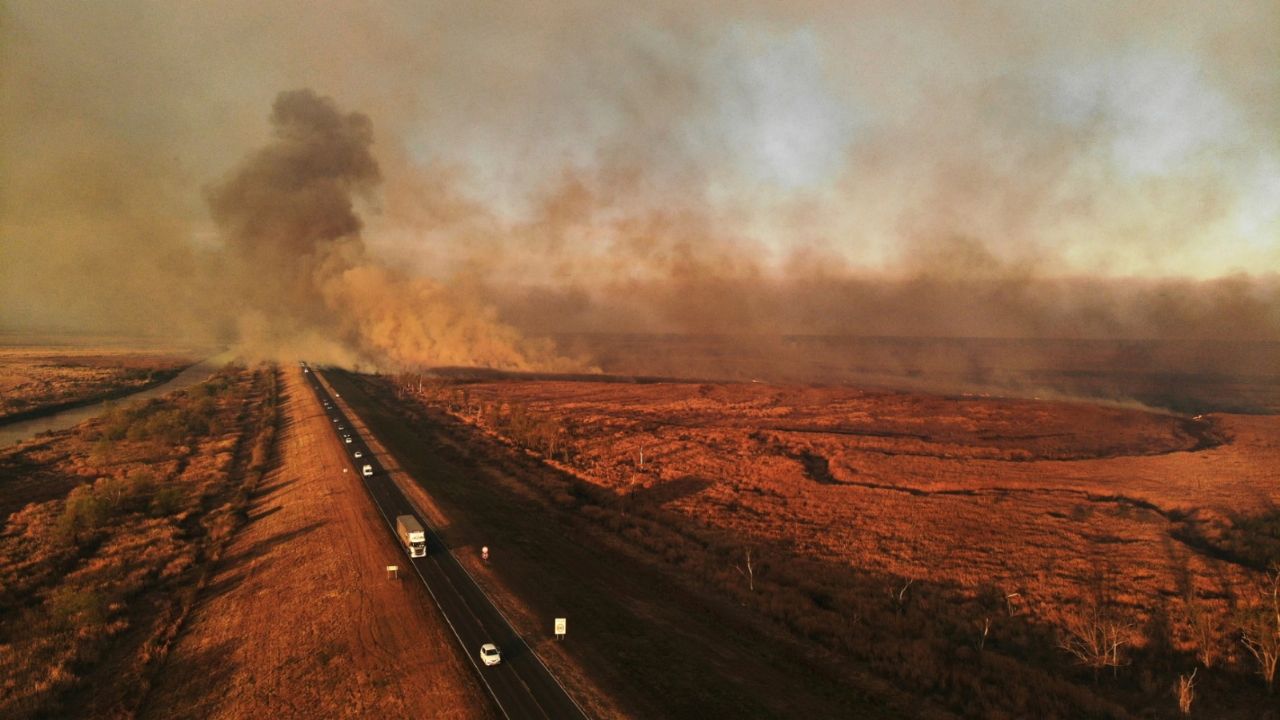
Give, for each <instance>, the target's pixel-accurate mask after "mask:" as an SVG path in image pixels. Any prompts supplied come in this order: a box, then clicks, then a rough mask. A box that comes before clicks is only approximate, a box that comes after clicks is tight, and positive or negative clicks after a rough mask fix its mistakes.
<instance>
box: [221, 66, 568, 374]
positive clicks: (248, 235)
mask: <svg viewBox="0 0 1280 720" xmlns="http://www.w3.org/2000/svg"><path fill="white" fill-rule="evenodd" d="M271 124H272V127H273V132H274V140H273V141H272V142H271V143H270V144H268V145H267V146H265V147H263V148H262V149H260V150H258V151H257V152H255V153H254V154H253V155H251V156H250V157H249V158H247V159H246V160H245V161H244V162H243V163H242V164H241V165H240V166H239V167H238V168H237V169H236V170H235V171H234V172H233V173H232V174H231V176H230V177H228V178H227V179H226V180H225V181H223V182H222V183H220V184H218V185H216V186H214V187H212V188H211V189H210V190H209V191H208V200H209V206H210V209H211V211H212V216H213V218H214V220H215V221H216V222H217V224H218V227H219V228H220V229H221V231H222V235H223V238H224V241H225V247H226V251H227V253H228V254H229V257H228V259H227V263H226V266H227V269H228V270H229V272H227V273H226V275H225V276H226V277H227V278H229V279H230V280H229V282H230V284H231V285H232V287H224V288H223V290H227V291H230V292H229V293H228V297H230V298H235V301H236V302H239V303H242V304H243V309H242V310H240V311H239V312H238V313H237V317H236V319H235V325H236V342H237V344H238V345H239V347H240V349H241V350H242V351H243V352H245V353H246V354H249V355H259V356H263V357H296V356H299V355H305V356H307V357H312V358H315V359H317V360H321V361H330V362H339V363H343V364H347V365H367V366H373V367H376V368H380V369H399V368H405V367H421V366H485V367H493V368H501V369H508V370H526V369H534V368H539V369H548V368H569V367H572V363H569V362H568V361H566V360H563V359H561V358H558V357H557V356H556V355H555V353H554V352H553V349H552V348H551V346H550V345H549V344H546V343H538V342H534V341H529V340H526V339H524V338H522V337H521V336H520V334H519V333H518V332H517V331H515V330H514V329H513V328H511V327H510V326H507V325H505V324H503V323H501V322H499V321H498V320H497V319H496V317H495V315H494V311H493V310H492V309H490V308H489V307H487V306H486V305H485V304H484V303H483V302H482V301H480V300H477V299H474V298H468V297H466V296H465V295H464V294H463V293H461V291H457V290H455V289H450V288H449V287H447V286H445V285H443V284H441V283H439V282H436V281H432V280H428V279H424V278H419V277H409V276H407V275H405V274H402V273H399V272H397V271H395V270H394V269H392V268H390V267H388V266H387V265H385V264H382V263H380V262H378V261H376V260H374V259H373V258H371V257H370V256H369V255H368V254H367V253H366V250H365V245H364V242H363V241H362V239H361V236H360V232H361V229H362V227H363V223H362V222H361V220H360V217H359V216H358V215H357V213H356V210H355V200H356V198H358V197H360V196H362V195H368V194H369V193H371V192H372V190H373V189H374V187H375V186H376V185H377V184H378V182H379V181H380V179H381V173H380V171H379V168H378V163H377V161H376V160H375V159H374V157H373V155H372V154H371V152H370V150H371V147H372V145H373V127H372V123H371V122H370V120H369V118H368V117H366V116H364V115H362V114H360V113H347V114H344V113H343V112H341V111H340V110H339V108H338V107H337V105H336V104H335V103H334V102H333V101H332V100H331V99H329V98H326V97H321V96H319V95H317V94H316V93H314V92H312V91H311V90H294V91H289V92H284V93H281V94H280V95H279V96H278V97H277V98H276V100H275V103H274V105H273V106H272V112H271Z"/></svg>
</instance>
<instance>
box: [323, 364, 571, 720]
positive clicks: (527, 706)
mask: <svg viewBox="0 0 1280 720" xmlns="http://www.w3.org/2000/svg"><path fill="white" fill-rule="evenodd" d="M304 368H306V373H305V377H306V378H307V381H308V383H309V384H310V386H311V388H312V389H313V390H315V393H316V395H317V397H319V399H320V401H321V404H322V405H327V407H325V413H326V414H327V415H328V417H329V420H330V426H331V427H332V428H333V431H334V436H335V437H336V438H337V440H338V442H339V443H341V444H342V446H343V449H344V450H345V452H346V457H347V459H348V460H350V461H351V464H352V469H353V471H354V472H355V473H356V475H357V476H358V477H361V479H362V480H363V481H364V484H365V487H366V488H367V489H368V491H369V495H370V497H371V498H372V499H373V502H374V504H375V505H376V506H377V507H378V510H379V512H381V513H382V517H383V519H384V520H386V523H387V529H388V531H389V532H391V533H392V534H393V535H395V534H396V530H395V519H396V517H397V516H400V515H413V516H414V517H416V518H418V521H419V522H421V523H422V526H423V528H425V529H426V531H427V555H426V556H425V557H420V558H410V557H409V555H408V553H407V552H406V553H405V556H404V557H403V558H402V561H401V565H402V567H403V566H404V565H410V566H412V567H413V569H414V570H415V571H416V574H417V576H418V577H419V578H420V579H421V580H422V582H423V584H424V585H426V587H427V591H428V592H429V593H430V594H431V597H432V598H433V599H435V602H436V605H437V606H439V608H440V612H441V613H443V614H444V617H445V620H446V621H447V622H448V623H449V626H450V628H451V629H452V630H453V634H454V636H455V637H456V638H457V639H458V643H459V645H460V646H461V647H462V651H463V653H464V654H465V655H466V656H467V658H469V659H470V661H471V665H472V667H473V668H475V671H476V673H477V674H478V675H479V677H480V680H481V682H482V683H483V684H484V686H485V687H486V688H487V689H488V691H489V694H490V695H491V696H492V698H493V700H494V702H495V703H496V704H497V706H498V708H499V710H500V711H501V712H502V714H503V715H504V716H506V717H508V718H519V719H521V720H523V719H524V718H555V719H556V720H561V719H566V720H568V719H573V718H584V717H585V715H584V714H583V712H582V710H581V709H580V708H579V707H578V706H577V704H576V703H574V701H573V699H572V698H570V697H569V695H568V693H566V692H565V690H564V688H563V687H562V686H561V685H560V684H559V683H558V682H557V681H556V679H555V678H554V677H553V676H552V675H551V673H550V672H549V671H548V670H547V668H546V666H545V665H543V664H542V661H541V660H540V659H539V658H538V656H537V655H536V654H534V652H533V651H532V650H531V649H530V648H529V646H528V645H527V644H526V643H525V642H524V640H523V639H522V638H521V637H520V636H519V635H518V634H517V633H516V632H515V630H514V629H513V628H512V627H511V626H510V624H509V623H507V621H506V619H505V618H504V617H503V616H502V614H501V613H499V612H498V610H497V609H496V608H495V607H494V605H493V603H492V602H490V600H489V598H488V596H486V595H485V594H484V591H483V590H481V589H480V587H479V586H478V585H476V583H475V581H474V580H473V579H472V577H471V576H470V575H469V574H468V573H467V571H466V570H464V569H463V568H462V566H461V565H459V564H458V561H457V560H456V559H455V558H454V557H453V555H452V554H451V553H450V552H449V550H448V549H447V548H445V547H444V544H443V543H442V542H441V541H440V538H439V536H437V535H436V532H435V530H434V529H433V528H432V527H431V526H430V525H429V524H428V523H427V522H426V520H425V519H424V518H423V517H422V516H421V515H420V514H419V513H418V512H417V511H416V510H415V509H414V507H413V505H412V503H410V502H409V500H408V498H406V497H405V496H404V494H403V493H402V492H400V489H399V488H398V487H396V484H395V482H394V481H393V480H392V479H391V476H390V475H389V474H388V473H387V472H386V470H385V468H384V467H383V465H382V463H381V462H379V459H378V458H377V457H376V456H375V455H374V454H373V453H372V452H370V449H369V446H368V445H367V444H366V442H365V441H364V439H363V438H361V437H360V433H358V432H357V431H356V430H355V429H354V428H353V426H352V424H351V422H350V418H348V417H347V416H346V414H344V413H343V412H342V410H341V409H340V407H339V406H338V403H336V402H334V399H333V398H332V397H330V395H329V392H328V391H327V390H326V389H325V387H324V384H323V383H321V382H320V380H319V378H317V377H316V370H315V368H310V367H306V366H304ZM340 427H341V429H340ZM345 435H349V436H350V438H351V440H350V442H346V439H345V438H344V436H345ZM357 451H359V452H360V453H362V455H363V457H361V458H359V459H356V458H355V457H354V453H355V452H357ZM366 464H367V465H370V466H372V469H373V474H372V475H371V476H369V477H364V476H363V475H362V473H361V468H362V467H363V466H364V465H366ZM396 539H397V542H399V537H398V536H397V538H396ZM484 643H494V644H495V645H497V646H498V647H499V648H500V649H501V651H502V662H501V663H499V664H498V665H493V666H486V665H484V664H483V663H482V662H481V661H480V646H481V645H483V644H484Z"/></svg>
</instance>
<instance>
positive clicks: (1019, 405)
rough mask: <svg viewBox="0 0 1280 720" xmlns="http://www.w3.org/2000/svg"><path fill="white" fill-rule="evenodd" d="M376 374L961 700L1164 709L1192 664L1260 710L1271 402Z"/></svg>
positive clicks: (1204, 698) (778, 603)
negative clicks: (694, 546) (891, 614)
mask: <svg viewBox="0 0 1280 720" xmlns="http://www.w3.org/2000/svg"><path fill="white" fill-rule="evenodd" d="M399 387H400V392H401V394H402V395H404V396H416V397H417V399H418V400H419V401H421V402H425V403H426V404H427V405H430V406H434V407H437V408H441V409H444V410H446V411H447V412H449V413H450V414H451V415H452V416H453V417H454V418H455V419H457V420H458V421H461V422H463V423H466V424H467V425H469V426H471V427H473V428H475V429H476V430H477V431H480V432H483V433H484V434H487V435H492V436H495V437H498V438H500V439H503V440H504V441H506V442H509V443H510V444H511V445H513V446H515V447H516V448H523V449H524V451H525V452H529V453H533V454H534V455H536V456H538V457H541V458H542V461H543V462H544V463H546V464H548V465H550V466H553V467H555V468H558V469H560V470H562V471H563V472H565V473H566V474H568V475H570V476H572V477H575V478H577V479H578V480H580V481H581V483H582V484H581V487H582V488H583V489H582V490H581V491H571V494H575V493H577V494H582V496H583V497H587V498H589V499H588V500H580V499H575V498H565V500H564V503H563V504H564V505H565V506H566V507H570V506H577V507H580V510H581V511H582V512H587V513H588V514H591V515H598V516H599V517H600V519H601V522H602V523H604V524H605V525H607V526H609V527H610V528H612V529H613V530H614V531H616V532H617V533H619V534H620V535H621V537H623V538H627V539H629V540H631V541H634V543H635V544H636V545H637V546H644V547H646V548H647V549H649V550H651V551H652V552H654V553H656V554H657V555H658V556H659V557H658V559H659V561H660V562H662V561H664V560H665V562H668V563H670V564H674V565H675V566H677V567H680V566H682V565H684V566H689V567H692V566H693V564H692V563H689V562H688V560H687V558H685V557H684V556H682V555H681V554H680V553H681V552H683V551H679V552H677V551H675V550H672V548H671V546H670V545H666V546H663V543H651V542H650V541H649V540H648V538H647V537H646V533H647V532H649V531H646V530H645V529H644V528H643V527H642V526H641V525H637V524H636V523H639V522H640V521H639V520H634V521H633V520H632V519H630V518H631V517H633V516H638V517H642V518H648V519H651V518H658V522H660V523H666V524H668V525H672V524H674V525H681V524H687V526H688V527H693V528H699V529H700V531H705V532H706V533H709V535H710V536H711V537H714V538H716V539H717V540H716V542H718V543H720V545H719V550H718V551H719V552H721V553H728V554H729V555H730V557H729V558H728V561H727V562H726V563H725V565H726V566H727V568H728V570H727V571H726V572H725V573H724V575H723V577H722V578H721V580H722V586H721V588H720V589H721V590H725V591H729V592H742V593H743V595H744V597H746V598H748V599H747V600H746V601H745V602H753V603H756V604H757V606H758V607H759V608H760V610H761V611H762V612H763V613H764V614H766V615H768V616H770V617H772V618H774V619H775V620H777V621H778V622H781V623H783V624H785V625H787V626H788V627H789V628H790V629H791V630H792V631H793V632H795V633H796V634H798V635H801V636H806V637H809V638H811V639H813V640H815V641H817V642H819V643H820V644H824V645H826V646H827V647H829V648H830V649H832V650H837V651H840V652H844V653H847V654H849V655H851V656H853V657H861V658H864V659H866V660H867V661H869V662H870V663H871V664H872V665H873V666H878V667H879V668H880V669H881V671H882V672H883V673H884V675H885V676H887V677H889V678H891V679H892V680H893V681H894V682H895V683H896V684H898V685H899V687H903V688H904V689H907V690H909V691H914V692H919V693H922V694H928V695H941V696H942V697H945V698H947V700H946V701H945V702H946V703H947V704H948V706H949V707H951V708H952V709H954V710H957V711H958V712H960V714H962V715H974V716H1001V715H1003V714H1008V713H1011V714H1012V715H1013V716H1019V715H1021V714H1023V713H1025V712H1028V711H1031V712H1033V714H1042V715H1043V714H1045V713H1049V714H1050V715H1052V714H1053V713H1054V712H1057V711H1058V710H1059V709H1060V708H1073V710H1070V711H1063V712H1066V715H1067V716H1070V715H1071V713H1072V712H1084V713H1086V714H1096V715H1102V716H1108V715H1109V716H1117V717H1119V716H1124V714H1125V712H1126V711H1125V710H1124V708H1128V710H1129V711H1134V712H1137V711H1144V712H1149V713H1155V714H1156V715H1165V714H1169V713H1170V712H1171V710H1172V709H1173V708H1176V703H1175V702H1174V701H1175V699H1176V698H1175V697H1174V696H1173V692H1172V688H1173V686H1174V685H1175V684H1176V682H1175V681H1176V679H1177V677H1178V675H1179V674H1182V673H1189V672H1190V671H1191V669H1192V668H1194V667H1200V670H1199V671H1198V682H1199V687H1200V691H1199V698H1200V699H1199V700H1198V701H1197V702H1199V703H1200V707H1202V708H1204V709H1205V711H1206V712H1209V713H1210V714H1211V715H1213V716H1221V717H1241V718H1243V717H1258V716H1259V715H1258V714H1257V713H1258V712H1259V711H1260V708H1265V707H1269V706H1268V705H1267V701H1264V700H1262V698H1263V697H1264V693H1263V687H1264V682H1263V681H1262V680H1261V679H1260V678H1258V676H1257V674H1256V673H1257V671H1258V669H1259V667H1258V664H1257V662H1256V660H1255V658H1254V656H1253V655H1252V654H1251V653H1250V652H1249V651H1248V648H1247V647H1246V645H1245V644H1244V643H1242V642H1241V640H1242V637H1244V634H1245V633H1248V632H1255V633H1256V631H1257V626H1254V625H1251V624H1250V623H1253V622H1254V621H1255V620H1256V619H1257V617H1258V616H1257V615H1256V614H1254V611H1257V610H1259V609H1261V608H1262V607H1263V602H1264V600H1265V599H1266V595H1265V587H1266V581H1267V577H1266V575H1265V570H1266V568H1267V566H1268V565H1269V564H1271V563H1273V562H1276V561H1280V516H1278V515H1277V512H1276V507H1277V503H1278V502H1280V483H1277V480H1278V479H1280V416H1275V415H1232V414H1223V413H1214V414H1206V415H1202V416H1196V417H1188V416H1181V415H1174V414H1169V413H1164V412H1153V411H1149V410H1145V409H1138V408H1134V407H1122V406H1118V405H1106V404H1091V403H1086V402H1066V401H1039V400H1020V399H1004V398H994V397H981V396H965V395H952V396H948V395H936V394H927V393H920V392H912V393H903V392H890V391H865V390H858V389H852V388H845V387H835V386H827V387H816V386H797V385H768V384H764V383H740V384H734V383H680V382H650V383H636V382H609V381H600V382H591V381H556V380H552V379H540V380H529V379H524V380H519V379H513V380H485V381H474V382H467V381H448V382H442V381H435V382H432V381H425V382H423V381H421V380H420V379H417V378H412V377H406V378H401V383H400V386H399ZM579 503H585V505H590V506H594V507H593V508H585V506H584V505H579ZM583 508H585V509H583ZM672 518H675V519H674V520H673V519H672ZM679 518H683V520H680V519H679ZM664 553H665V558H664V557H663V554H664ZM748 553H751V555H750V556H749V555H748ZM721 562H725V561H724V560H723V559H722V560H721ZM799 568H806V569H805V570H800V569H799ZM839 568H844V569H845V572H844V573H843V574H842V573H841V572H840V570H839ZM797 574H800V575H804V576H803V577H798V576H797ZM771 583H772V586H771ZM736 586H741V587H736ZM765 588H769V589H768V590H766V589H765ZM763 593H768V594H770V595H771V597H769V598H760V597H759V596H760V595H761V594H763ZM877 594H878V595H879V597H880V601H881V602H880V605H886V602H887V605H886V607H887V608H888V609H890V610H892V609H893V608H894V607H895V606H899V607H898V612H899V614H900V615H901V616H903V617H907V616H911V615H912V614H913V613H916V612H921V613H923V615H922V616H921V617H924V618H927V621H923V620H922V621H920V622H927V623H935V624H936V625H937V627H936V628H934V629H933V630H927V629H926V630H920V629H919V628H918V627H912V628H909V629H908V628H907V626H906V625H902V626H900V627H901V629H902V632H901V633H899V635H898V636H896V637H881V638H880V639H879V640H874V639H873V638H875V637H877V632H878V631H877V629H876V628H875V627H869V626H867V624H871V625H874V624H877V623H879V624H881V625H883V626H884V627H889V626H894V625H896V624H897V623H898V622H902V621H901V620H898V621H894V622H883V621H876V620H874V619H873V618H874V617H875V616H876V614H877V613H879V612H881V611H883V610H884V608H879V609H877V607H879V606H877V605H876V602H875V601H870V600H868V597H869V595H870V596H874V595H877ZM869 603H870V604H869ZM913 604H914V605H915V606H914V607H913ZM1272 624H1274V623H1272ZM1269 627H1270V626H1265V627H1264V629H1265V628H1269ZM881 629H883V628H881ZM1268 632H1270V633H1273V635H1272V636H1269V637H1274V638H1277V639H1280V628H1270V629H1269V630H1268ZM1273 641H1274V640H1273ZM877 642H878V643H881V644H885V645H888V646H894V645H897V646H899V647H897V648H896V649H892V650H886V649H885V648H884V647H880V648H876V647H870V648H868V647H866V646H867V645H868V644H872V645H874V644H875V643H877ZM1096 646H1105V647H1102V648H1099V647H1096ZM975 653H977V655H981V656H982V657H983V658H984V662H985V663H986V664H988V665H990V666H991V667H996V666H997V665H996V664H995V661H994V660H993V658H1004V659H1005V660H1008V661H1010V662H1013V663H1014V665H1013V667H1015V668H1016V671H1010V670H1009V669H1008V668H1006V669H1005V670H1002V671H1000V672H1001V674H1002V676H1003V678H1004V679H1003V680H1002V681H1003V682H1005V683H1006V685H1005V687H1004V688H1003V690H1000V689H998V688H995V689H993V688H988V691H987V693H988V694H995V693H998V692H1004V693H1006V694H1007V695H1008V696H1009V697H1006V698H1003V699H996V700H993V699H992V698H990V697H987V698H986V699H982V698H981V696H982V695H983V693H981V692H978V691H977V690H976V689H975V688H967V689H966V688H965V687H964V685H965V684H966V683H969V682H979V681H978V680H972V681H971V680H969V679H965V678H962V677H959V676H955V675H954V673H955V672H956V671H955V669H954V668H951V669H948V668H949V667H951V664H953V663H956V662H960V663H962V664H969V663H972V662H973V660H974V658H975V657H976V656H975ZM993 653H994V654H993ZM979 664H980V665H981V664H983V663H979ZM1027 668H1035V670H1034V672H1033V671H1032V670H1028V669H1027ZM990 669H991V668H988V670H990ZM1102 670H1105V672H1103V673H1101V677H1099V675H1100V673H1099V671H1102ZM1024 671H1025V672H1026V673H1027V674H1026V675H1025V676H1023V675H1020V674H1019V673H1022V672H1024ZM984 672H985V671H984ZM978 675H979V677H982V674H981V672H979V674H978ZM1048 677H1061V678H1065V679H1066V680H1067V681H1068V683H1070V685H1069V686H1064V687H1058V688H1053V689H1052V690H1046V689H1045V688H1043V687H1040V684H1042V683H1045V682H1048V680H1046V678H1048ZM1073 688H1074V689H1073ZM975 692H977V693H978V694H977V695H974V693H975ZM1020 693H1021V694H1026V696H1027V698H1030V697H1034V696H1035V695H1036V694H1037V693H1041V694H1045V695H1046V696H1049V697H1058V698H1059V699H1058V700H1054V701H1053V703H1057V704H1052V705H1040V706H1037V705H1036V704H1035V701H1033V700H1030V699H1027V698H1021V699H1020V698H1019V697H1018V695H1019V694H1020ZM1077 694H1078V695H1079V696H1080V697H1082V698H1086V699H1083V700H1082V699H1079V698H1076V699H1075V700H1072V699H1070V698H1074V697H1076V695H1077ZM1090 697H1092V698H1094V699H1092V700H1090V699H1087V698H1090ZM1259 703H1261V704H1259ZM1036 708H1039V709H1036Z"/></svg>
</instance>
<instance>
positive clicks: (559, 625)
mask: <svg viewBox="0 0 1280 720" xmlns="http://www.w3.org/2000/svg"><path fill="white" fill-rule="evenodd" d="M568 629H569V618H556V639H557V640H563V639H564V636H565V632H566V631H567V630H568Z"/></svg>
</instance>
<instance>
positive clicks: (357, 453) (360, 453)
mask: <svg viewBox="0 0 1280 720" xmlns="http://www.w3.org/2000/svg"><path fill="white" fill-rule="evenodd" d="M351 457H353V458H355V459H357V460H359V459H360V458H362V457H364V452H363V451H360V450H357V451H355V452H354V453H352V454H351Z"/></svg>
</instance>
